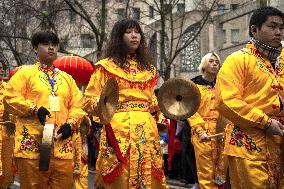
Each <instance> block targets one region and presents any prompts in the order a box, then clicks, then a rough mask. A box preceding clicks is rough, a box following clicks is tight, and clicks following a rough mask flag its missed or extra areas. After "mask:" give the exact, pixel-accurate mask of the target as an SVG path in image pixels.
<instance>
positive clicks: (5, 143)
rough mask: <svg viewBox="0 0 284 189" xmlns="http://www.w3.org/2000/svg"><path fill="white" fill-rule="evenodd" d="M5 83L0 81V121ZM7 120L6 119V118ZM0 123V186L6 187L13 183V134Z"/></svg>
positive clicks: (2, 117) (0, 119)
mask: <svg viewBox="0 0 284 189" xmlns="http://www.w3.org/2000/svg"><path fill="white" fill-rule="evenodd" d="M5 86H6V83H5V82H3V81H0V122H2V123H3V121H4V104H3V92H4V90H5ZM6 121H7V120H6ZM2 123H0V150H1V151H0V188H7V187H8V186H10V185H11V184H12V183H13V179H14V178H13V174H14V173H13V172H14V171H13V147H14V134H13V133H8V132H7V129H6V126H4V125H3V124H2Z"/></svg>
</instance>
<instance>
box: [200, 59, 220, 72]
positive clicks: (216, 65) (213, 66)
mask: <svg viewBox="0 0 284 189" xmlns="http://www.w3.org/2000/svg"><path fill="white" fill-rule="evenodd" d="M219 69H220V62H219V60H218V58H217V57H216V56H214V55H212V56H211V57H210V58H209V62H208V64H207V66H206V67H205V71H204V72H207V73H209V74H215V75H217V74H218V72H219Z"/></svg>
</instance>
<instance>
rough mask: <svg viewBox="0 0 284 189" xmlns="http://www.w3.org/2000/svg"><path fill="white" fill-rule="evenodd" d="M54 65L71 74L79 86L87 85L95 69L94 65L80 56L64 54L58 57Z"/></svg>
mask: <svg viewBox="0 0 284 189" xmlns="http://www.w3.org/2000/svg"><path fill="white" fill-rule="evenodd" d="M53 65H54V66H55V67H56V68H58V69H60V70H62V71H65V72H66V73H68V74H70V75H71V76H72V77H73V79H74V80H75V81H76V83H77V85H78V86H81V85H87V84H88V83H89V80H90V77H91V75H92V73H93V71H94V68H93V65H92V64H91V63H90V62H89V61H87V60H86V59H84V58H82V57H79V56H63V57H59V58H57V59H56V60H55V61H54V62H53Z"/></svg>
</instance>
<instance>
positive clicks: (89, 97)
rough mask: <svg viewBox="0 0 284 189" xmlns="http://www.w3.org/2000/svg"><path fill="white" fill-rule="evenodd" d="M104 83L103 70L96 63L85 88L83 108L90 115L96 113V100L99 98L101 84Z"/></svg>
mask: <svg viewBox="0 0 284 189" xmlns="http://www.w3.org/2000/svg"><path fill="white" fill-rule="evenodd" d="M105 83H106V77H105V70H104V68H103V67H102V66H100V65H96V66H95V71H94V73H93V74H92V76H91V78H90V81H89V84H88V86H87V88H86V90H85V102H84V104H83V109H84V110H85V111H86V112H87V113H88V114H90V115H96V112H95V111H96V107H97V101H98V100H99V98H100V95H101V91H102V89H103V86H104V85H105Z"/></svg>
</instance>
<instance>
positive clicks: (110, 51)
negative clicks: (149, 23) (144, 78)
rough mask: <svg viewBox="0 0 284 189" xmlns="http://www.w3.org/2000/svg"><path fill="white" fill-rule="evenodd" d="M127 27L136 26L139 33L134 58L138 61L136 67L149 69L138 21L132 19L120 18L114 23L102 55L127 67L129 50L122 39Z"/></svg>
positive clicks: (147, 56) (149, 61)
mask: <svg viewBox="0 0 284 189" xmlns="http://www.w3.org/2000/svg"><path fill="white" fill-rule="evenodd" d="M129 28H136V29H137V30H138V32H139V33H140V35H141V41H140V45H139V47H138V49H136V51H135V59H136V60H137V61H138V69H141V70H144V69H146V70H149V69H150V65H151V60H150V57H149V50H148V48H147V44H146V41H145V37H144V34H143V32H142V29H141V27H140V25H139V23H138V22H137V21H136V20H133V19H122V20H120V21H118V22H116V23H115V24H114V26H113V28H112V31H111V36H110V40H109V42H108V44H107V48H106V50H105V52H104V57H105V58H112V59H113V60H114V62H115V63H116V64H118V66H119V67H121V68H126V67H128V62H127V56H128V55H129V50H128V47H127V45H126V44H125V43H124V41H123V35H124V33H125V32H126V30H127V29H129Z"/></svg>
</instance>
